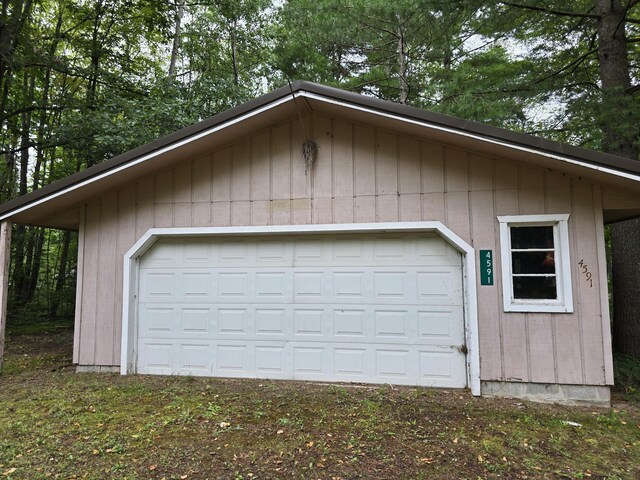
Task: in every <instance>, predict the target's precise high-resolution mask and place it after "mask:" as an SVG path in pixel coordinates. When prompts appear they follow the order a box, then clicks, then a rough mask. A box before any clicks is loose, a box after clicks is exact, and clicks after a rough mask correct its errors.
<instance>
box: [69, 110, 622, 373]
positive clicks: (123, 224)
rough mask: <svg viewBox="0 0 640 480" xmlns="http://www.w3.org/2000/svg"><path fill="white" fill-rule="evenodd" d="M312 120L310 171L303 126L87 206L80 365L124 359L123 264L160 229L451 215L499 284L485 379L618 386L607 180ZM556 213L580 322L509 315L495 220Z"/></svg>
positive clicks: (489, 306)
mask: <svg viewBox="0 0 640 480" xmlns="http://www.w3.org/2000/svg"><path fill="white" fill-rule="evenodd" d="M304 120H305V123H306V126H307V127H308V128H309V129H310V131H311V132H312V138H313V139H314V140H315V141H316V142H317V144H318V147H319V150H318V157H317V159H316V162H315V164H314V165H313V172H312V174H310V175H305V165H304V162H303V160H302V155H301V145H302V142H303V140H304V139H305V135H304V134H303V127H302V124H301V122H300V120H299V119H297V118H296V119H294V120H291V121H290V122H286V123H282V124H278V125H276V126H273V127H272V128H270V129H267V130H263V131H260V132H257V133H256V134H254V135H251V136H248V137H246V138H244V139H241V140H238V141H237V142H235V143H233V144H231V145H228V146H226V147H224V148H220V149H218V150H216V151H213V152H210V153H209V154H207V155H204V156H200V157H198V158H192V159H191V158H185V159H184V161H182V162H180V163H179V164H177V165H176V166H175V167H173V168H170V169H166V170H163V171H158V172H157V173H156V174H155V175H153V176H149V177H146V178H142V179H140V180H137V181H135V182H132V183H131V184H129V185H126V186H124V187H122V188H120V189H118V190H116V191H112V192H110V193H108V194H105V195H102V196H100V197H99V198H96V199H95V200H93V201H91V202H89V203H87V204H86V205H85V207H84V209H83V211H84V213H83V218H82V221H81V227H80V229H81V232H80V236H81V239H82V240H81V248H82V251H81V252H80V257H79V258H80V259H81V263H80V265H79V267H80V268H79V275H81V276H82V282H81V284H82V288H81V289H79V295H80V299H79V300H78V307H79V308H77V311H76V315H77V316H78V318H77V325H78V326H79V328H77V331H76V338H77V342H76V348H75V350H74V361H75V362H77V363H78V364H80V365H110V366H115V365H118V364H119V360H120V336H121V311H122V308H121V307H122V305H121V302H122V293H121V292H122V274H123V272H122V268H123V267H122V263H123V256H124V254H125V252H126V251H127V250H129V248H130V247H131V246H132V245H133V244H134V242H135V241H136V239H138V238H139V237H140V236H141V235H143V234H144V233H145V232H146V231H147V230H148V229H149V228H152V227H191V226H193V227H209V226H211V227H223V226H239V225H291V224H314V223H315V224H325V223H366V222H395V221H403V222H406V221H428V220H438V221H441V222H442V223H443V224H445V225H446V226H447V227H449V228H450V229H451V230H453V231H454V232H455V233H456V234H458V235H459V236H460V237H462V238H463V239H464V240H465V241H467V242H469V243H470V244H471V245H472V246H473V247H474V248H475V249H476V250H479V249H491V250H493V251H494V259H495V264H496V265H495V267H496V268H495V277H496V278H495V285H494V286H490V287H488V286H480V285H479V284H478V286H477V288H478V307H479V311H478V320H479V321H478V323H479V341H480V354H481V379H482V380H504V381H523V382H542V383H564V384H591V385H602V384H606V383H611V382H612V380H613V379H612V370H611V361H610V354H609V353H608V352H605V348H606V347H605V346H606V345H608V344H609V342H610V340H609V337H608V335H609V334H608V313H607V308H608V306H607V305H606V303H605V302H606V298H607V297H606V290H601V288H600V287H601V285H600V279H601V278H606V277H605V276H604V275H601V273H602V272H601V270H603V269H604V268H605V267H604V264H603V262H602V261H599V259H601V258H604V254H603V249H604V233H603V226H602V200H601V188H600V187H599V186H598V185H595V184H593V183H591V182H589V181H585V180H581V179H579V178H576V177H571V176H568V175H564V174H562V173H561V172H558V171H552V170H545V169H541V168H535V167H532V166H528V165H524V164H517V163H514V162H510V161H509V160H508V159H500V158H492V157H490V156H486V155H480V154H476V153H474V152H469V151H465V150H461V149H458V148H456V147H455V146H451V145H442V144H438V143H433V142H430V141H429V140H428V139H420V138H415V137H409V136H405V135H402V134H399V133H396V132H390V131H385V130H380V129H376V128H374V127H371V126H367V125H361V124H355V123H351V122H349V121H347V120H344V119H338V118H328V117H324V116H319V115H316V114H314V115H313V116H307V117H305V119H304ZM553 213H568V214H570V218H569V235H570V246H571V267H572V282H573V292H574V304H575V313H573V314H557V313H505V312H503V311H502V289H501V281H502V279H501V278H500V276H501V273H500V272H501V270H500V264H499V262H500V255H499V228H498V222H497V219H496V217H497V216H498V215H519V214H553ZM596 239H597V240H596ZM581 260H582V262H583V264H586V265H588V269H589V271H590V272H591V274H592V276H593V286H591V285H590V283H589V282H587V281H586V278H585V276H584V275H583V274H582V272H581V269H580V267H579V265H578V262H580V261H581ZM476 264H477V262H476ZM478 278H479V277H478ZM478 281H479V280H478ZM80 319H81V322H80Z"/></svg>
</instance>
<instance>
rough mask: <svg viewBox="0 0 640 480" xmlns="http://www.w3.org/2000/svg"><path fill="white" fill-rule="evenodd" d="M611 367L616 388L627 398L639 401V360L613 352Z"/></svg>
mask: <svg viewBox="0 0 640 480" xmlns="http://www.w3.org/2000/svg"><path fill="white" fill-rule="evenodd" d="M613 367H614V369H613V370H614V377H615V384H616V388H617V389H618V390H620V391H622V392H624V393H625V394H626V395H627V396H628V397H629V398H631V399H635V400H637V401H640V360H638V359H637V358H634V357H632V356H631V355H625V354H624V353H615V354H614V356H613Z"/></svg>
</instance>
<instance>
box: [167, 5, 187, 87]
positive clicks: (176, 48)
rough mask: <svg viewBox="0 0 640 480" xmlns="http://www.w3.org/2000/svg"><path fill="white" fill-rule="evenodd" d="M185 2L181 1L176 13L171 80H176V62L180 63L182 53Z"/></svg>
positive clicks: (170, 66)
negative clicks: (179, 57)
mask: <svg viewBox="0 0 640 480" xmlns="http://www.w3.org/2000/svg"><path fill="white" fill-rule="evenodd" d="M184 2H185V0H180V2H179V3H178V10H177V11H176V18H175V20H176V30H175V32H174V34H173V45H172V47H171V61H170V62H169V74H168V76H169V80H174V79H175V78H176V62H177V61H178V53H179V52H180V45H181V43H182V42H181V35H182V15H183V14H184Z"/></svg>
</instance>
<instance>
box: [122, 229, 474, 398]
mask: <svg viewBox="0 0 640 480" xmlns="http://www.w3.org/2000/svg"><path fill="white" fill-rule="evenodd" d="M383 232H436V233H438V234H439V235H440V236H441V237H442V238H443V239H444V240H446V241H447V242H448V243H449V244H451V245H452V246H453V247H454V248H455V249H456V250H458V251H459V252H460V253H461V254H462V282H463V289H464V327H465V337H466V343H467V355H466V362H467V384H468V386H469V388H470V389H471V393H472V394H473V395H480V352H479V346H480V344H479V340H478V298H477V290H476V288H477V287H476V265H475V264H476V261H475V250H474V249H473V247H472V246H471V245H469V244H468V243H467V242H465V241H464V240H463V239H462V238H460V237H459V236H458V235H456V234H455V233H454V232H452V231H451V230H450V229H449V228H447V227H446V226H444V225H443V224H442V223H441V222H397V223H347V224H321V225H277V226H260V227H204V228H152V229H150V230H148V231H147V232H146V233H145V234H144V235H143V236H142V237H140V239H139V240H138V241H137V242H136V243H135V245H134V246H133V247H131V249H130V250H129V251H128V252H127V253H126V254H125V256H124V278H123V289H122V295H123V301H122V348H121V359H120V373H121V374H122V375H126V374H128V373H135V366H136V355H137V353H136V351H135V346H136V344H137V339H136V328H135V326H136V324H137V310H138V309H137V306H136V303H137V294H138V280H139V277H138V269H139V259H140V257H142V256H143V255H144V254H145V253H146V252H147V251H148V250H149V249H150V248H151V247H152V246H153V245H154V244H155V243H156V242H157V241H158V239H159V238H161V237H197V236H214V235H220V236H222V235H224V236H232V235H238V236H244V235H287V234H301V233H316V234H318V233H340V234H344V233H383Z"/></svg>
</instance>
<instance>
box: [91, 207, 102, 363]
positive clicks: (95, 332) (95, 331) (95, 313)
mask: <svg viewBox="0 0 640 480" xmlns="http://www.w3.org/2000/svg"><path fill="white" fill-rule="evenodd" d="M100 225H102V201H99V202H98V225H97V226H96V228H97V229H98V241H97V243H98V251H101V250H102V249H101V248H100V238H102V235H100ZM99 271H100V259H99V258H96V284H95V292H94V297H93V298H95V300H96V302H95V304H94V305H93V321H94V325H93V359H92V363H93V364H94V365H95V364H97V362H96V359H97V358H96V357H97V352H98V348H97V341H98V321H99V317H98V307H99V305H100V302H99V301H98V298H99V297H98V295H99V292H100V285H99V284H100V282H99V279H100V275H99V274H98V272H99Z"/></svg>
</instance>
